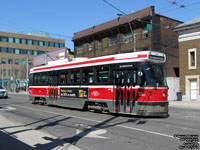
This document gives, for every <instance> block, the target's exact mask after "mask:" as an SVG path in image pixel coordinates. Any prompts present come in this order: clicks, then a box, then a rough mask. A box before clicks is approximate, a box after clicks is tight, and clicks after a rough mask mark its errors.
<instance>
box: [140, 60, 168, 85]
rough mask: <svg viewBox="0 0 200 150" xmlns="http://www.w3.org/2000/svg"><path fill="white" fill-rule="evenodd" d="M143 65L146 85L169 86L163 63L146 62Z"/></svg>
mask: <svg viewBox="0 0 200 150" xmlns="http://www.w3.org/2000/svg"><path fill="white" fill-rule="evenodd" d="M141 67H142V72H143V73H144V76H143V79H144V82H143V84H144V86H157V87H158V86H167V83H166V80H165V73H164V68H163V65H162V64H150V63H144V64H142V65H141Z"/></svg>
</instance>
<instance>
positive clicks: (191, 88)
mask: <svg viewBox="0 0 200 150" xmlns="http://www.w3.org/2000/svg"><path fill="white" fill-rule="evenodd" d="M174 30H175V31H177V32H178V33H179V38H178V39H179V68H180V91H181V92H182V94H183V100H186V101H193V100H198V101H200V88H199V85H200V80H199V73H200V52H199V51H200V44H199V43H200V17H199V18H196V19H193V20H191V21H188V22H185V23H183V24H180V25H178V26H176V27H175V28H174Z"/></svg>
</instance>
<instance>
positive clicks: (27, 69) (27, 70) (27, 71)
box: [26, 55, 29, 92]
mask: <svg viewBox="0 0 200 150" xmlns="http://www.w3.org/2000/svg"><path fill="white" fill-rule="evenodd" d="M28 75H29V67H28V55H27V57H26V92H28Z"/></svg>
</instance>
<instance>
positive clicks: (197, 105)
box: [169, 101, 200, 109]
mask: <svg viewBox="0 0 200 150" xmlns="http://www.w3.org/2000/svg"><path fill="white" fill-rule="evenodd" d="M169 107H179V108H194V109H200V101H169Z"/></svg>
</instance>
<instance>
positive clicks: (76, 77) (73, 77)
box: [70, 70, 81, 84]
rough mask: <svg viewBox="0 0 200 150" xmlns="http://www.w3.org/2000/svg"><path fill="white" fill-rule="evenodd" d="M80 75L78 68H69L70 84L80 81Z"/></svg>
mask: <svg viewBox="0 0 200 150" xmlns="http://www.w3.org/2000/svg"><path fill="white" fill-rule="evenodd" d="M80 77H81V73H80V70H71V73H70V83H72V84H78V83H80V79H81V78H80Z"/></svg>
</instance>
